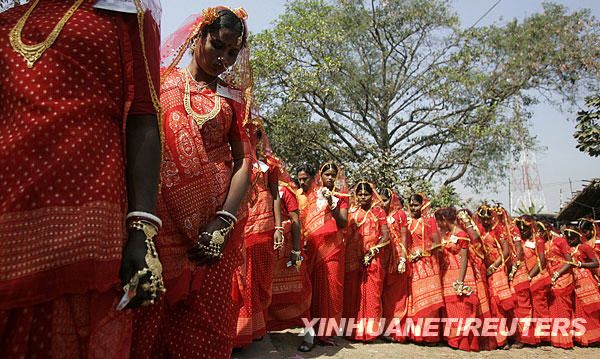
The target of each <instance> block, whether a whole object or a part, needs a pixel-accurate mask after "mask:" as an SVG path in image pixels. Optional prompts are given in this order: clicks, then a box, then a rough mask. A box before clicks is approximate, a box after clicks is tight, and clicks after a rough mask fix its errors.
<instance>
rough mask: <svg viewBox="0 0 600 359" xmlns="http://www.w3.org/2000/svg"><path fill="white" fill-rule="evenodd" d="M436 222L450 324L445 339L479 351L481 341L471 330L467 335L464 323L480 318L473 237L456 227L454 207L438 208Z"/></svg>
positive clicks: (445, 313) (460, 347)
mask: <svg viewBox="0 0 600 359" xmlns="http://www.w3.org/2000/svg"><path fill="white" fill-rule="evenodd" d="M435 219H436V220H437V223H438V228H439V229H440V235H441V238H442V245H443V246H442V260H441V265H440V267H441V268H440V269H441V272H442V287H443V290H444V303H445V306H444V309H443V313H444V318H448V319H457V320H458V322H454V321H451V322H450V324H449V325H450V327H449V328H444V333H448V335H447V336H446V334H444V337H445V338H444V339H446V341H447V342H448V345H449V346H450V347H452V348H455V349H460V350H465V351H479V341H478V340H479V339H478V338H477V337H476V336H475V335H473V332H471V331H469V332H467V333H466V335H465V333H464V330H463V328H465V327H466V324H465V322H464V321H465V320H467V319H468V318H471V319H473V318H476V317H477V302H478V298H477V294H476V293H475V291H476V290H477V284H476V283H475V274H474V272H473V263H472V262H471V259H470V257H469V241H470V238H469V236H468V235H467V233H466V232H464V231H463V230H462V229H461V228H460V227H459V226H458V225H457V223H456V222H457V212H456V209H455V208H454V207H448V208H442V209H438V210H437V211H436V212H435Z"/></svg>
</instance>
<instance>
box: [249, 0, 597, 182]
mask: <svg viewBox="0 0 600 359" xmlns="http://www.w3.org/2000/svg"><path fill="white" fill-rule="evenodd" d="M599 34H600V32H599V26H598V22H597V21H596V19H594V18H593V17H592V16H591V15H590V13H589V11H579V12H573V13H570V14H569V13H567V10H566V9H565V8H564V7H562V6H558V5H553V4H550V3H545V4H544V11H543V12H542V13H539V14H535V15H532V16H531V17H528V18H526V19H524V20H523V21H517V20H514V21H510V22H508V23H506V24H505V25H493V26H486V27H476V28H466V29H465V28H463V27H461V26H460V24H459V21H458V17H457V15H456V14H455V13H453V11H452V10H451V7H450V5H449V3H448V2H447V1H443V0H388V1H375V0H372V1H362V0H337V1H334V0H332V1H324V0H292V1H289V2H288V3H287V7H286V11H285V13H284V14H283V15H281V16H280V17H279V18H278V19H277V20H276V21H275V23H274V26H273V27H272V28H271V29H269V30H266V31H264V32H261V33H259V34H257V35H256V36H254V37H253V39H252V45H253V61H254V65H255V79H256V98H257V100H258V101H259V103H260V105H261V107H262V110H263V112H264V113H265V114H266V117H267V120H268V121H267V124H268V125H269V127H270V128H271V130H272V131H271V132H272V135H271V136H272V138H271V141H272V143H273V147H274V148H275V150H276V151H277V152H278V153H279V154H280V155H281V156H282V157H284V158H285V159H287V160H288V162H290V163H291V164H292V165H297V164H298V163H299V162H301V161H305V160H307V159H309V160H310V159H311V158H313V157H311V156H313V154H315V153H321V156H326V157H330V158H334V159H336V160H338V161H340V162H342V163H344V164H346V166H347V168H348V169H349V170H350V172H352V173H353V174H354V176H366V177H369V178H370V179H372V180H378V181H385V182H387V183H401V182H402V180H404V179H406V178H411V179H415V178H419V179H425V180H428V181H431V180H433V181H435V182H439V183H442V184H446V185H449V184H452V183H454V182H456V181H457V180H459V179H461V178H465V177H466V178H468V179H470V181H469V182H470V183H471V184H472V185H473V186H476V185H481V184H489V183H493V182H494V181H495V180H496V179H497V178H498V176H499V175H500V174H502V173H503V170H504V169H505V168H506V165H507V161H508V159H509V158H510V154H511V151H514V150H516V149H518V148H519V146H524V145H530V144H532V143H533V139H532V138H531V136H530V134H529V132H528V126H527V118H528V108H529V106H531V105H532V104H533V103H535V102H536V98H538V97H540V96H545V97H551V96H555V95H556V94H560V95H561V96H562V97H561V98H564V99H567V100H574V98H575V97H574V96H575V95H576V94H577V93H578V90H582V89H584V90H587V91H589V90H595V89H597V88H598V86H597V85H598V74H599V68H600V64H599V63H598V60H597V59H598V56H599V51H598V47H597V44H598V43H599ZM515 114H516V115H515ZM300 146H302V147H304V149H302V150H301V151H302V152H301V155H298V152H297V151H299V147H300ZM318 159H319V158H317V160H318ZM409 174H410V176H409Z"/></svg>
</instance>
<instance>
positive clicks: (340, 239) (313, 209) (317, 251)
mask: <svg viewBox="0 0 600 359" xmlns="http://www.w3.org/2000/svg"><path fill="white" fill-rule="evenodd" d="M320 190H321V188H316V187H315V188H313V189H312V190H311V191H310V192H309V193H308V195H307V198H306V201H305V207H304V209H303V210H302V212H301V216H300V218H301V220H302V231H303V234H304V238H305V239H306V252H307V256H308V259H309V264H308V266H309V271H310V272H311V274H310V276H311V286H312V302H311V307H310V315H311V318H332V320H336V321H337V322H338V323H339V322H340V320H341V317H342V309H343V299H344V298H343V297H344V236H343V230H341V229H338V227H337V224H336V221H335V218H334V217H333V212H332V210H331V209H330V207H329V206H328V205H327V204H326V203H324V202H323V201H322V199H321V198H319V195H318V193H319V191H320ZM334 197H335V201H337V206H339V208H340V209H344V208H346V209H347V208H348V206H349V201H348V197H345V196H343V195H339V194H334ZM300 206H302V204H301V203H300ZM326 337H327V336H324V337H320V339H325V338H326Z"/></svg>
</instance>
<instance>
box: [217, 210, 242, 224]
mask: <svg viewBox="0 0 600 359" xmlns="http://www.w3.org/2000/svg"><path fill="white" fill-rule="evenodd" d="M217 217H219V218H221V219H224V218H227V219H229V220H230V221H231V222H233V224H235V223H237V221H238V219H237V217H236V216H235V215H234V214H233V213H231V212H229V211H226V210H224V209H223V210H220V211H217ZM228 223H230V222H228Z"/></svg>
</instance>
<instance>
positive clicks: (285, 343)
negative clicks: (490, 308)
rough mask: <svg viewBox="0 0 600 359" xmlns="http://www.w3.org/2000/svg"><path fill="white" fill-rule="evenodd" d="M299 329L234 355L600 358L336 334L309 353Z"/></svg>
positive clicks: (590, 353)
mask: <svg viewBox="0 0 600 359" xmlns="http://www.w3.org/2000/svg"><path fill="white" fill-rule="evenodd" d="M299 332H300V330H299V329H298V330H291V331H286V332H277V333H270V334H269V335H267V336H266V337H265V338H263V340H261V341H258V342H254V343H253V344H252V345H251V346H250V347H248V348H245V349H242V350H236V351H234V353H233V354H232V356H231V357H232V358H234V359H246V358H268V359H270V358H284V359H302V358H352V359H354V358H369V359H375V358H402V357H416V358H418V357H423V358H427V359H432V358H448V357H452V358H510V359H512V358H515V359H516V358H519V359H523V358H544V359H558V358H577V359H587V358H590V359H592V358H594V359H598V358H600V348H579V347H576V348H575V349H572V350H563V349H557V348H553V347H550V346H541V347H535V348H523V349H512V350H494V351H489V352H479V353H466V352H462V351H459V350H454V349H451V348H448V347H446V346H439V347H426V346H419V345H415V344H394V343H386V342H384V341H381V340H377V341H375V342H374V343H370V344H361V343H352V342H349V341H347V340H345V339H342V338H337V339H336V342H337V346H335V347H325V346H316V347H315V348H314V349H313V350H312V351H311V352H310V353H301V352H299V351H297V350H296V349H297V347H298V346H299V345H300V343H301V342H302V338H301V337H299V336H298V333H299Z"/></svg>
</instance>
